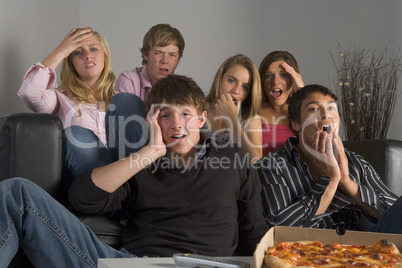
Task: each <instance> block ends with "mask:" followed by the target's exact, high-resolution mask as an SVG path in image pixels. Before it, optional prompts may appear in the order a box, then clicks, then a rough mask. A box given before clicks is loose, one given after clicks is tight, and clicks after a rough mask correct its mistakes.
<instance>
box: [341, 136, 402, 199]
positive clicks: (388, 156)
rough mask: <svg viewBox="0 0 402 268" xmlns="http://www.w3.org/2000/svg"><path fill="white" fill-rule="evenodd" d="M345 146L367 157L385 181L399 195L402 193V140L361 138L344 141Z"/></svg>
mask: <svg viewBox="0 0 402 268" xmlns="http://www.w3.org/2000/svg"><path fill="white" fill-rule="evenodd" d="M343 144H344V146H345V147H346V148H347V149H349V150H350V151H353V152H355V153H357V154H359V155H361V156H363V158H364V159H366V160H367V161H368V162H369V163H370V164H371V165H372V166H373V168H374V169H375V170H376V171H377V173H378V175H379V176H380V178H381V179H382V180H383V182H384V183H385V184H386V185H387V186H388V188H390V189H391V190H392V191H393V192H394V193H396V194H397V195H398V196H400V195H402V183H401V182H402V168H400V165H401V163H402V141H400V140H391V139H384V140H361V141H344V142H343Z"/></svg>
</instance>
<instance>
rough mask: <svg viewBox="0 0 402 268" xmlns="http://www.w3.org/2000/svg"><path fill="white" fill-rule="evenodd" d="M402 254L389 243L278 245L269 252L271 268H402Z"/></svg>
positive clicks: (313, 242)
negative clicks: (368, 244)
mask: <svg viewBox="0 0 402 268" xmlns="http://www.w3.org/2000/svg"><path fill="white" fill-rule="evenodd" d="M401 261H402V255H401V253H400V251H399V250H398V248H397V247H396V246H395V245H394V244H393V243H392V242H390V241H388V240H385V239H384V240H381V241H379V242H378V243H377V244H375V245H370V246H363V245H361V246H354V245H342V244H339V243H333V244H323V243H321V242H318V241H298V242H278V243H277V244H276V245H274V246H273V247H271V248H269V249H268V250H267V251H266V253H265V258H264V262H265V265H266V266H267V267H272V268H282V267H283V268H285V267H402V264H401Z"/></svg>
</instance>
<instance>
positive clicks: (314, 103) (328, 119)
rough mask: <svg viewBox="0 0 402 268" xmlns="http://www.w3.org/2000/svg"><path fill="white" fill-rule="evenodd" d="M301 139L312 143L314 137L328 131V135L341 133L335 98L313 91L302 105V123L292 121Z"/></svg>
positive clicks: (308, 143)
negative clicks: (318, 133)
mask: <svg viewBox="0 0 402 268" xmlns="http://www.w3.org/2000/svg"><path fill="white" fill-rule="evenodd" d="M292 128H293V129H294V130H295V131H296V132H298V136H299V140H300V141H303V142H305V143H306V144H307V145H311V144H310V143H311V142H312V137H313V136H314V135H315V134H316V133H317V131H318V132H323V131H326V132H327V133H328V136H333V134H334V133H335V132H336V133H339V113H338V107H337V105H336V102H335V100H334V99H333V98H332V97H331V96H329V95H326V96H325V95H323V94H322V93H319V92H314V93H311V94H310V95H309V96H308V97H307V98H306V99H304V100H303V102H302V104H301V107H300V123H297V122H294V121H292Z"/></svg>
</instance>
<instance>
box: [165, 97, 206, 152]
mask: <svg viewBox="0 0 402 268" xmlns="http://www.w3.org/2000/svg"><path fill="white" fill-rule="evenodd" d="M205 120H206V112H205V111H204V112H203V113H202V115H201V116H200V115H199V114H198V112H197V110H196V109H195V107H193V106H189V105H181V104H175V105H172V104H161V106H160V113H159V116H158V124H159V126H160V127H161V131H162V137H163V142H164V143H165V145H166V148H167V152H168V153H169V152H171V153H174V154H176V155H179V156H183V157H186V156H192V155H189V154H191V153H193V152H194V147H195V146H196V145H198V143H199V141H200V128H201V127H202V126H203V125H204V123H205Z"/></svg>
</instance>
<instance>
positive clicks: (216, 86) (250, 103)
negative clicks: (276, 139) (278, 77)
mask: <svg viewBox="0 0 402 268" xmlns="http://www.w3.org/2000/svg"><path fill="white" fill-rule="evenodd" d="M236 65H242V66H243V67H244V68H246V69H247V70H248V72H249V73H250V76H251V90H250V93H249V94H248V96H247V98H246V99H245V100H244V101H243V102H242V103H241V118H240V121H241V122H242V123H243V122H245V121H246V120H248V119H249V118H251V117H253V116H255V115H256V114H257V113H258V111H259V110H260V107H261V84H260V76H259V74H258V69H257V67H256V66H255V64H254V63H253V61H252V60H251V59H250V58H249V57H247V56H245V55H243V54H237V55H234V56H232V57H230V58H228V59H227V60H225V61H224V62H223V63H222V65H221V66H220V67H219V69H218V71H217V72H216V74H215V78H214V81H213V82H212V86H211V90H210V91H209V94H208V96H207V97H206V100H207V102H209V103H210V104H212V105H213V104H215V103H216V101H217V100H218V99H219V98H220V96H221V95H222V77H223V75H224V74H225V73H226V72H227V71H228V70H229V69H230V68H231V67H233V66H236Z"/></svg>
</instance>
